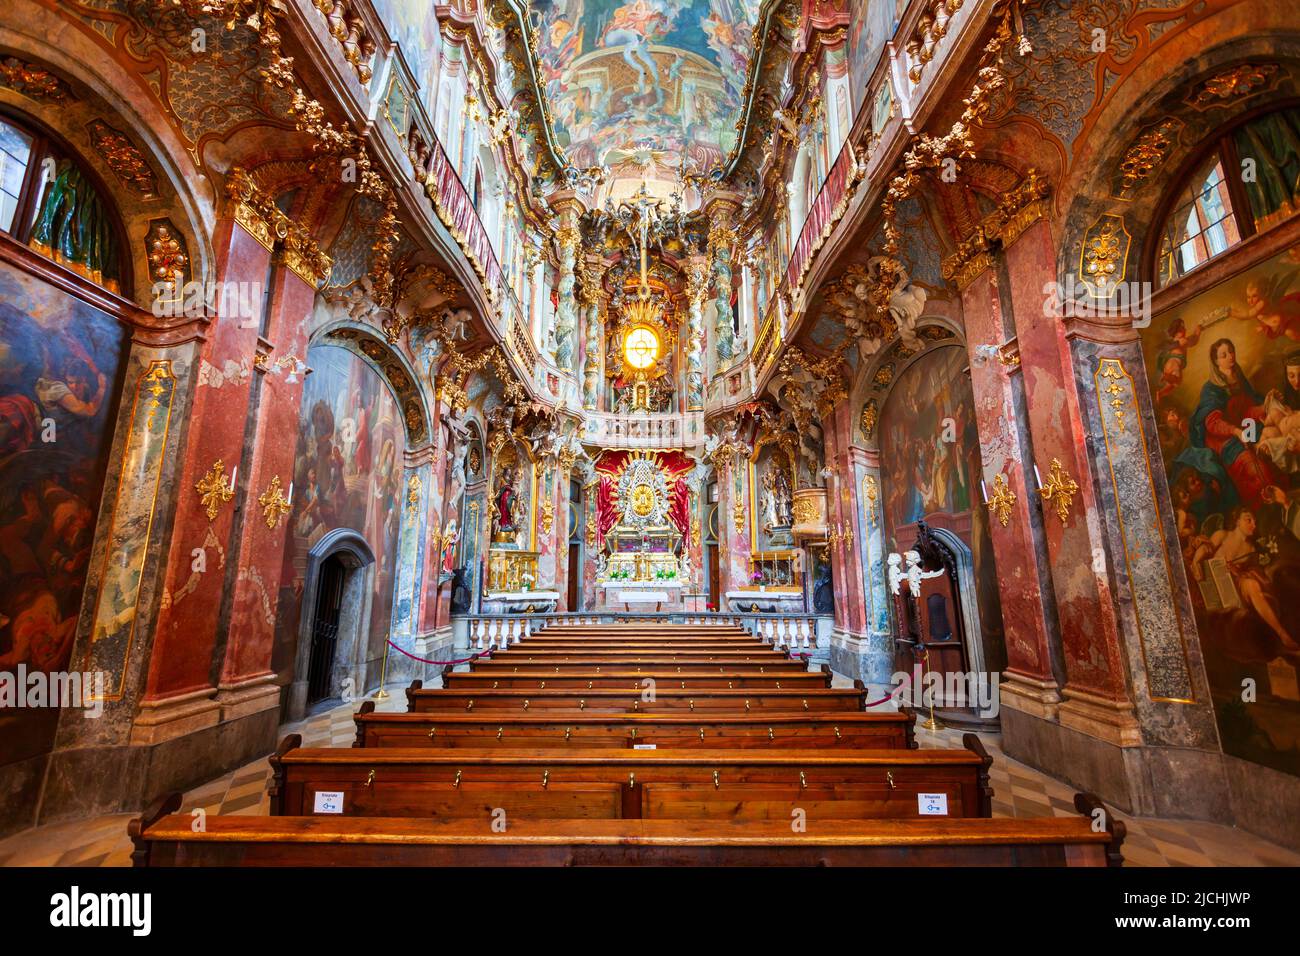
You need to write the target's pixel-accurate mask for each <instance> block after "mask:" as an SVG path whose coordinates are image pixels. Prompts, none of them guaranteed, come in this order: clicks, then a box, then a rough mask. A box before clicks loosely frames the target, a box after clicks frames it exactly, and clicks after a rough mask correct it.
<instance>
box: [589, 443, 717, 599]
mask: <svg viewBox="0 0 1300 956" xmlns="http://www.w3.org/2000/svg"><path fill="white" fill-rule="evenodd" d="M693 464H694V463H693V462H692V461H691V460H690V459H689V458H687V457H686V455H684V454H683V453H682V452H680V451H612V452H606V453H605V454H604V455H602V456H601V458H600V461H599V462H598V463H597V465H596V472H597V474H598V476H599V481H600V484H599V491H598V496H599V497H598V509H597V524H598V528H597V539H598V547H599V549H600V551H599V555H598V558H597V568H598V574H597V579H596V581H597V584H596V596H597V601H598V602H599V604H600V606H601V607H607V608H612V609H616V610H623V609H627V608H632V609H638V610H646V609H657V610H676V609H681V608H682V607H683V606H684V605H683V601H682V596H683V591H684V590H685V589H688V588H689V587H690V577H691V573H690V572H691V568H690V560H689V550H688V549H687V548H686V547H685V544H686V534H687V532H688V527H689V501H690V495H689V492H688V490H687V487H686V479H685V474H686V472H687V471H689V470H690V468H691V467H692V465H693Z"/></svg>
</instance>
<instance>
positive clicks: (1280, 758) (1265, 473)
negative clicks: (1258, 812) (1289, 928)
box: [1143, 246, 1300, 774]
mask: <svg viewBox="0 0 1300 956" xmlns="http://www.w3.org/2000/svg"><path fill="white" fill-rule="evenodd" d="M1143 346H1144V349H1145V353H1146V360H1147V368H1148V370H1149V378H1150V381H1151V388H1152V392H1153V397H1154V399H1155V406H1156V419H1157V425H1158V428H1159V435H1160V448H1161V454H1162V457H1163V459H1164V465H1165V473H1166V476H1167V478H1168V482H1169V489H1170V495H1171V498H1172V501H1173V511H1174V519H1175V523H1176V525H1177V528H1178V546H1179V551H1180V552H1181V554H1182V559H1183V564H1184V566H1185V567H1186V569H1187V579H1188V583H1189V585H1190V591H1191V599H1192V604H1193V608H1194V610H1195V614H1196V621H1197V625H1198V630H1199V631H1200V638H1201V647H1202V648H1203V651H1204V654H1205V664H1206V669H1207V671H1208V674H1209V678H1210V689H1211V693H1212V694H1213V696H1214V703H1215V712H1216V714H1217V716H1218V722H1219V732H1220V736H1221V738H1222V740H1223V746H1224V748H1225V750H1227V751H1228V752H1229V753H1232V754H1235V755H1237V756H1239V757H1242V758H1245V759H1247V760H1253V761H1256V762H1259V763H1264V764H1267V765H1268V766H1271V767H1274V768H1276V769H1278V770H1285V771H1288V772H1290V773H1297V774H1300V693H1297V687H1296V673H1297V667H1298V666H1300V246H1295V247H1292V248H1290V249H1288V250H1286V251H1285V252H1283V253H1282V254H1280V255H1278V256H1276V257H1274V258H1273V259H1271V260H1269V261H1267V262H1265V263H1263V264H1261V265H1259V266H1256V267H1255V268H1253V269H1250V270H1248V271H1247V272H1245V273H1243V274H1240V275H1238V276H1236V277H1235V278H1233V279H1230V280H1228V281H1226V282H1223V283H1222V284H1220V285H1218V286H1216V287H1214V288H1213V289H1211V290H1209V291H1208V292H1205V293H1203V294H1202V295H1200V296H1197V297H1195V298H1193V299H1192V300H1191V301H1189V302H1187V303H1186V304H1184V305H1181V306H1178V307H1176V308H1174V309H1171V310H1169V311H1167V312H1165V313H1163V314H1161V315H1159V316H1157V317H1156V318H1155V320H1154V321H1153V322H1152V325H1151V327H1150V328H1149V329H1147V330H1146V331H1145V333H1144V335H1143ZM1244 681H1249V682H1250V683H1251V686H1253V687H1254V688H1257V690H1258V699H1257V700H1256V701H1254V702H1252V703H1249V704H1247V703H1246V702H1245V701H1244V700H1243V694H1242V691H1243V686H1244V685H1243V682H1244Z"/></svg>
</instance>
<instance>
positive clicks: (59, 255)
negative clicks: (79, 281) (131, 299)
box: [0, 114, 123, 292]
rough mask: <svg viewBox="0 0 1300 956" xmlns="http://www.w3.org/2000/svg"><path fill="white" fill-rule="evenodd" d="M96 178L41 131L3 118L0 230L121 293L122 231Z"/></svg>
mask: <svg viewBox="0 0 1300 956" xmlns="http://www.w3.org/2000/svg"><path fill="white" fill-rule="evenodd" d="M104 196H105V192H104V190H103V189H102V188H101V186H100V184H99V182H98V181H97V179H96V178H95V177H94V176H93V174H92V173H90V172H89V171H88V170H86V169H85V168H84V167H83V166H82V164H81V163H80V161H79V160H77V159H76V158H75V157H74V156H73V155H72V153H71V151H69V150H68V149H66V148H64V147H63V146H62V145H61V144H59V143H58V142H56V141H55V140H54V139H53V138H52V137H50V136H47V135H45V134H44V133H43V132H41V131H40V130H39V129H37V128H35V127H32V126H28V125H26V124H24V123H21V122H20V121H18V120H17V119H15V118H13V117H11V116H8V115H4V114H0V230H3V231H4V232H6V233H8V234H9V235H10V236H12V237H13V238H15V239H17V240H18V241H19V242H21V243H24V244H26V245H28V246H31V247H32V248H33V249H35V250H36V251H37V252H39V253H41V255H43V256H46V257H47V258H50V259H53V260H54V261H55V262H57V263H59V264H60V265H62V266H65V267H67V268H69V269H71V270H73V271H74V272H77V273H79V274H81V275H83V276H85V277H86V278H88V279H90V280H91V281H92V282H95V283H97V284H98V285H102V286H103V287H104V288H106V289H108V290H109V291H111V292H121V291H122V290H121V286H122V279H123V276H122V271H121V260H122V256H121V250H122V236H123V233H122V228H121V225H120V224H119V222H118V220H117V216H116V213H115V212H114V210H113V208H112V206H111V205H110V204H109V203H108V202H107V201H105V198H104Z"/></svg>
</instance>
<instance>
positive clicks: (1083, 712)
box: [1057, 687, 1142, 747]
mask: <svg viewBox="0 0 1300 956" xmlns="http://www.w3.org/2000/svg"><path fill="white" fill-rule="evenodd" d="M1064 693H1065V703H1063V704H1061V707H1060V710H1059V711H1058V712H1057V719H1058V720H1059V721H1060V723H1061V726H1062V727H1069V728H1070V729H1071V730H1077V731H1079V733H1082V734H1088V735H1089V736H1091V737H1096V738H1097V739H1098V740H1104V741H1106V742H1107V743H1110V744H1114V745H1115V746H1116V747H1140V746H1141V745H1142V730H1141V728H1140V727H1139V726H1138V722H1137V717H1136V716H1135V715H1134V713H1133V705H1132V704H1131V703H1128V702H1127V701H1126V702H1124V703H1119V702H1116V701H1113V700H1109V699H1107V698H1105V697H1100V696H1098V695H1096V694H1089V693H1087V692H1086V691H1080V690H1074V689H1072V688H1070V687H1066V688H1065V691H1064Z"/></svg>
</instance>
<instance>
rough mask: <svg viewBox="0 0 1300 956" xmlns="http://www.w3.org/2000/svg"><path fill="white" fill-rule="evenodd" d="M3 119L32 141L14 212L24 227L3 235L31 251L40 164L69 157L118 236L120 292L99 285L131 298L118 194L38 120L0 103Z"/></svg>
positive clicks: (129, 258) (131, 271) (130, 261)
mask: <svg viewBox="0 0 1300 956" xmlns="http://www.w3.org/2000/svg"><path fill="white" fill-rule="evenodd" d="M0 120H3V121H4V122H5V123H8V124H9V125H10V126H13V127H15V128H17V129H18V130H20V131H22V132H23V133H25V134H27V135H28V136H30V137H31V138H32V146H31V153H30V156H29V159H28V162H27V170H26V171H25V172H24V174H23V184H22V186H21V187H20V189H19V195H18V204H17V206H16V207H15V209H14V222H16V223H19V224H20V225H21V228H20V229H19V230H18V231H17V232H13V231H9V230H6V229H0V234H3V235H5V236H8V237H9V238H10V239H12V240H13V241H14V242H17V243H18V244H19V245H22V246H25V247H26V248H28V249H31V248H32V247H31V238H32V230H33V229H35V228H36V211H37V208H38V206H39V203H40V201H41V191H42V190H41V188H40V182H39V177H40V174H39V170H40V168H41V164H42V163H43V162H44V160H45V159H46V157H49V156H54V157H55V158H56V159H57V158H60V157H66V158H67V159H69V160H71V161H72V162H73V163H75V164H76V166H77V169H78V170H79V171H80V172H81V174H82V175H83V176H85V177H86V179H88V180H89V181H90V184H91V185H92V186H94V187H95V191H96V192H97V193H98V194H99V197H100V200H101V202H103V204H104V206H105V208H106V210H107V211H108V215H109V218H110V219H111V220H112V226H113V232H114V233H115V234H116V236H117V246H118V249H119V250H120V257H119V262H118V271H119V272H120V273H121V274H120V275H118V276H117V277H116V278H117V287H118V291H117V292H116V293H113V292H111V291H110V290H109V289H108V288H107V287H105V286H99V288H101V289H103V290H104V291H105V292H107V293H109V294H110V295H118V296H121V297H122V298H124V299H130V298H131V296H132V292H133V290H134V287H135V261H134V257H133V255H132V249H131V245H130V240H129V237H128V235H127V231H126V223H125V222H124V221H123V219H122V212H121V209H120V208H119V206H118V199H117V194H116V193H115V192H114V191H113V190H112V189H110V188H109V186H108V183H106V182H105V181H104V178H103V177H102V176H101V175H100V174H99V171H98V170H97V169H95V168H94V167H93V166H91V164H90V163H88V162H87V161H86V159H85V157H84V156H82V154H81V152H80V151H79V150H77V149H74V148H73V146H72V145H71V144H70V143H69V142H68V141H67V140H66V139H65V138H64V137H63V136H61V135H59V133H58V132H56V131H55V130H53V129H51V128H50V127H49V126H48V125H47V124H45V123H43V122H41V120H39V119H38V118H37V117H35V116H32V115H31V114H30V113H24V112H22V111H21V110H17V109H15V108H13V107H12V106H10V105H9V104H7V103H0ZM32 251H33V252H36V250H35V249H32ZM38 255H39V253H38ZM41 259H42V260H44V261H45V262H48V263H49V264H50V265H51V266H54V267H55V268H59V269H67V267H66V266H64V265H62V264H61V263H59V262H56V261H55V260H54V259H50V258H48V257H47V256H44V255H42V256H41ZM68 271H73V270H68ZM83 278H84V277H83ZM87 281H89V280H87Z"/></svg>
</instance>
